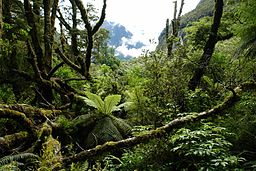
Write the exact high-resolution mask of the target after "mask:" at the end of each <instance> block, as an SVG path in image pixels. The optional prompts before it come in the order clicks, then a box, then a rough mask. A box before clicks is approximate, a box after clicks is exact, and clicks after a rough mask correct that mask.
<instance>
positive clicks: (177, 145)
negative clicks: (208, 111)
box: [117, 123, 240, 170]
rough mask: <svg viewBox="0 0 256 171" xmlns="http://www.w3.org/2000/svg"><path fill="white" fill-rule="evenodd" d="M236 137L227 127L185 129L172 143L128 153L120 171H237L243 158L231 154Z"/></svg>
mask: <svg viewBox="0 0 256 171" xmlns="http://www.w3.org/2000/svg"><path fill="white" fill-rule="evenodd" d="M230 136H233V134H230V133H228V132H227V130H226V129H225V128H223V127H218V126H214V125H213V124H212V123H203V124H202V126H201V127H198V128H190V129H189V128H182V129H180V130H178V131H177V132H176V133H175V135H173V136H170V137H169V138H168V139H161V140H153V141H151V142H149V143H147V144H144V145H138V146H137V147H136V148H134V150H131V151H127V152H126V153H124V155H123V156H122V158H121V162H120V163H119V164H118V165H117V167H119V168H121V169H120V170H137V169H138V170H145V169H146V170H233V169H237V168H239V161H240V158H238V157H236V156H234V155H232V154H231V153H230V151H229V150H230V148H231V146H232V144H231V143H230V142H229V141H227V137H230Z"/></svg>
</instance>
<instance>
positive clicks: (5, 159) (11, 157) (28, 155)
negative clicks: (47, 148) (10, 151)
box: [0, 153, 39, 166]
mask: <svg viewBox="0 0 256 171" xmlns="http://www.w3.org/2000/svg"><path fill="white" fill-rule="evenodd" d="M27 158H35V159H39V156H38V155H35V154H33V153H22V154H16V155H9V156H5V157H3V158H1V159H0V166H3V165H6V164H9V163H11V162H13V161H19V160H21V159H27Z"/></svg>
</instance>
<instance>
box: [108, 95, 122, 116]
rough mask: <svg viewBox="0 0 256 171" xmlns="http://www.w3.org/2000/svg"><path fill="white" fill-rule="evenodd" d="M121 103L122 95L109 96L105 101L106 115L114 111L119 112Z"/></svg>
mask: <svg viewBox="0 0 256 171" xmlns="http://www.w3.org/2000/svg"><path fill="white" fill-rule="evenodd" d="M120 101H121V95H109V96H107V97H106V98H105V99H104V110H105V111H104V113H105V114H107V115H109V114H111V113H112V112H113V111H116V110H119V108H117V106H116V105H117V104H118V103H119V102H120Z"/></svg>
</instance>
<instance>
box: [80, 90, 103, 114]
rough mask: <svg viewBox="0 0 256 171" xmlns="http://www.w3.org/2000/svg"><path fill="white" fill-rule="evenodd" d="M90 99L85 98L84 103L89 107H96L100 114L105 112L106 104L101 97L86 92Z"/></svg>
mask: <svg viewBox="0 0 256 171" xmlns="http://www.w3.org/2000/svg"><path fill="white" fill-rule="evenodd" d="M85 94H86V96H87V97H88V98H84V101H85V103H86V104H87V105H89V106H91V107H94V108H96V109H98V110H99V112H103V108H104V102H103V101H102V99H101V97H100V96H98V95H97V94H93V93H91V92H88V91H87V92H85Z"/></svg>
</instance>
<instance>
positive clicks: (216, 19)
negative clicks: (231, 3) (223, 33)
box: [188, 0, 224, 91]
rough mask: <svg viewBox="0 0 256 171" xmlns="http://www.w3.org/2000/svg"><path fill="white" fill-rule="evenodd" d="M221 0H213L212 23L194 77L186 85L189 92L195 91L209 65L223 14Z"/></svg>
mask: <svg viewBox="0 0 256 171" xmlns="http://www.w3.org/2000/svg"><path fill="white" fill-rule="evenodd" d="M223 5H224V4H223V0H215V9H214V16H213V23H212V26H211V30H210V36H209V38H208V40H207V42H206V45H205V46H204V52H203V54H202V56H201V58H200V61H199V63H198V67H197V68H196V69H195V72H194V75H193V76H192V78H191V79H190V81H189V83H188V87H189V89H190V90H193V91H194V90H195V89H196V87H197V86H198V85H199V83H200V80H201V78H202V76H203V75H204V73H205V70H206V69H207V66H208V65H209V62H210V60H211V57H212V54H213V52H214V48H215V45H216V43H217V38H218V29H219V26H220V21H221V17H222V13H223Z"/></svg>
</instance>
